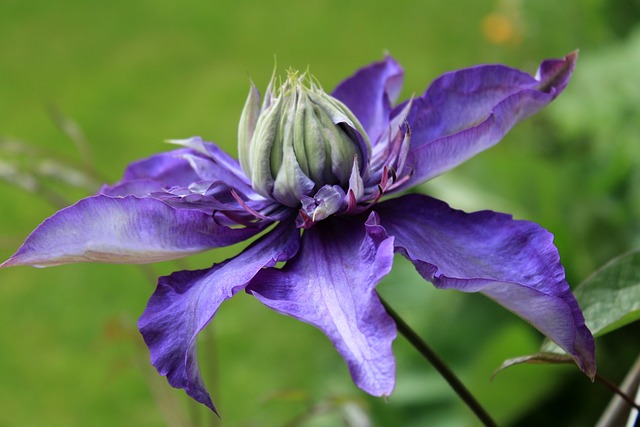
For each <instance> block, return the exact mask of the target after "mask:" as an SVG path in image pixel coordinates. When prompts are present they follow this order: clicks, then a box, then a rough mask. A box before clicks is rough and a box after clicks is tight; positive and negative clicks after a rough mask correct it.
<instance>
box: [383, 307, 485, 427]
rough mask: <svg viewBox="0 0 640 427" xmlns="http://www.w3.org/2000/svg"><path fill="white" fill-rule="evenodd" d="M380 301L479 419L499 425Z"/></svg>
mask: <svg viewBox="0 0 640 427" xmlns="http://www.w3.org/2000/svg"><path fill="white" fill-rule="evenodd" d="M380 301H381V302H382V305H383V306H384V308H385V310H387V313H388V314H389V316H391V318H393V320H394V321H395V322H396V326H397V327H398V330H399V331H400V333H401V334H402V335H403V336H404V337H405V338H406V339H407V341H409V343H410V344H411V345H412V346H413V347H414V348H415V349H416V350H418V352H419V353H420V354H421V355H423V356H424V358H425V359H427V361H429V363H431V365H433V367H434V368H436V370H437V371H438V372H439V373H440V375H442V377H443V378H444V379H445V380H446V381H447V382H448V383H449V385H450V386H451V388H452V389H453V390H454V391H455V392H456V393H457V394H458V396H460V398H461V399H462V401H463V402H464V403H465V404H466V405H467V406H468V407H469V409H471V410H472V411H473V412H474V413H475V414H476V416H477V417H478V419H479V420H480V421H482V423H483V424H484V425H485V426H487V427H497V424H496V422H495V421H493V419H492V418H491V416H490V415H489V414H488V413H487V411H486V410H485V409H484V408H483V407H482V405H480V403H479V402H478V401H477V400H476V398H475V397H473V395H472V394H471V393H470V392H469V390H468V389H467V388H466V387H465V386H464V384H462V382H461V381H460V379H458V377H457V376H456V374H454V373H453V371H452V370H451V369H449V367H448V366H447V365H446V364H445V363H444V361H442V359H440V357H439V356H438V355H437V354H436V353H434V351H433V350H432V349H431V347H429V346H428V345H427V343H426V342H424V341H423V340H422V338H420V337H419V336H418V334H416V333H415V331H414V330H413V329H411V327H409V325H407V323H406V322H405V321H404V320H403V319H402V318H401V317H400V316H399V315H398V313H396V312H395V311H394V310H393V309H392V308H391V307H389V304H387V303H386V302H385V300H383V299H382V297H380Z"/></svg>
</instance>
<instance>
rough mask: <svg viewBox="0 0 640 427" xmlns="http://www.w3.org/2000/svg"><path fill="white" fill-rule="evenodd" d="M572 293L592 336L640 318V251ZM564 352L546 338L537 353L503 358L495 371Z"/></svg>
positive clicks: (623, 257) (609, 265) (615, 261)
mask: <svg viewBox="0 0 640 427" xmlns="http://www.w3.org/2000/svg"><path fill="white" fill-rule="evenodd" d="M574 294H575V296H576V299H577V300H578V303H579V304H580V308H581V309H582V312H583V313H584V318H585V323H586V324H587V327H588V328H589V329H590V330H591V333H592V334H593V336H594V337H599V336H602V335H605V334H608V333H609V332H612V331H615V330H616V329H619V328H621V327H623V326H625V325H628V324H629V323H632V322H635V321H636V320H638V319H640V251H635V252H631V253H628V254H624V255H621V256H619V257H617V258H614V259H613V260H611V261H609V262H608V263H607V264H605V265H604V266H603V267H602V268H600V269H599V270H597V271H596V272H595V273H593V274H592V275H591V276H589V277H588V278H587V279H586V280H585V281H584V282H582V284H580V286H578V287H577V288H576V289H575V290H574ZM563 355H565V352H564V351H563V350H562V349H561V348H560V347H558V346H557V345H556V344H555V343H554V342H553V341H551V340H550V339H548V338H546V339H545V340H544V342H543V343H542V346H541V348H540V353H536V354H532V355H528V356H522V357H517V358H513V359H509V360H506V361H505V362H504V363H503V364H502V365H501V366H500V367H499V368H498V369H497V370H496V373H497V372H499V371H501V370H503V369H505V368H508V367H510V366H513V365H518V364H520V363H558V362H557V361H556V359H555V357H558V356H563ZM551 356H554V357H551ZM494 375H495V374H494Z"/></svg>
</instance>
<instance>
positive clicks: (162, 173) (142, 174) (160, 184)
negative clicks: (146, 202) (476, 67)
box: [100, 149, 200, 196]
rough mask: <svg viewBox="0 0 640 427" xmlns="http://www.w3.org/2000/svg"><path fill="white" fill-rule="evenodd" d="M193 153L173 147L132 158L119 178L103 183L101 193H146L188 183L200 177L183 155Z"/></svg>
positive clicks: (183, 185)
mask: <svg viewBox="0 0 640 427" xmlns="http://www.w3.org/2000/svg"><path fill="white" fill-rule="evenodd" d="M191 153H192V151H191V150H188V149H180V150H172V151H168V152H166V153H160V154H154V155H153V156H150V157H147V158H146V159H142V160H138V161H136V162H133V163H131V164H129V166H127V169H126V170H125V172H124V176H123V178H122V180H121V181H120V182H118V183H117V184H114V185H105V186H103V187H102V188H101V189H100V194H105V195H107V196H126V195H129V194H132V195H136V196H144V195H147V194H149V193H152V192H154V191H161V190H163V189H164V188H166V187H174V186H178V187H186V186H188V185H189V184H190V183H192V182H194V181H199V180H200V178H199V177H198V175H197V174H196V172H195V171H194V170H193V168H192V167H191V166H190V165H189V162H188V161H186V160H185V159H184V157H183V156H184V155H187V154H191Z"/></svg>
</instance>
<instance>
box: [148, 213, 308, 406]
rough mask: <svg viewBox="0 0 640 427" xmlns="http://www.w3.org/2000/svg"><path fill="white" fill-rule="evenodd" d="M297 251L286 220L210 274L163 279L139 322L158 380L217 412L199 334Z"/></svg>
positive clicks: (296, 237) (295, 238)
mask: <svg viewBox="0 0 640 427" xmlns="http://www.w3.org/2000/svg"><path fill="white" fill-rule="evenodd" d="M298 246H299V232H298V231H297V230H296V228H295V226H294V224H293V222H292V221H291V220H288V221H285V222H282V223H280V224H279V225H278V226H277V227H276V228H274V229H273V230H272V231H271V232H269V233H267V234H266V235H264V236H263V237H261V238H260V239H259V240H257V241H256V242H254V243H253V244H252V245H251V246H249V247H248V248H247V249H246V250H245V251H244V252H242V253H241V254H240V255H238V256H237V257H235V258H231V259H228V260H226V261H224V262H222V263H220V264H216V265H214V266H213V267H212V268H210V269H206V270H197V271H179V272H176V273H173V274H172V275H170V276H166V277H161V278H160V279H159V280H158V287H157V289H156V291H155V292H154V293H153V295H152V296H151V299H150V300H149V303H148V304H147V307H146V309H145V311H144V313H143V314H142V316H141V317H140V320H139V321H138V327H139V328H140V332H141V333H142V336H143V338H144V341H145V342H146V344H147V346H148V347H149V352H150V355H151V363H152V364H153V366H155V368H156V369H157V370H158V372H159V373H160V375H165V376H166V377H167V380H168V381H169V384H171V385H172V386H173V387H176V388H182V389H184V390H185V391H186V392H187V394H188V395H189V396H191V397H192V398H194V399H195V400H197V401H198V402H200V403H202V404H204V405H207V406H208V407H209V408H211V409H212V410H213V411H215V410H216V409H215V407H214V405H213V402H212V400H211V397H210V396H209V393H208V392H207V390H206V388H205V385H204V382H203V380H202V377H201V376H200V369H199V367H198V354H197V348H196V345H197V340H196V337H197V335H198V333H199V332H200V331H201V330H202V328H204V327H205V326H206V325H207V324H208V323H209V322H210V321H211V319H212V318H213V316H214V315H215V313H216V312H217V311H218V308H219V307H220V304H222V303H223V302H224V301H225V300H227V299H228V298H231V297H232V296H233V295H235V294H236V293H237V292H238V291H239V290H242V289H243V288H244V286H245V285H246V284H247V283H248V282H249V281H250V280H251V278H252V277H253V276H254V275H255V274H256V273H257V272H258V271H260V269H262V268H263V267H270V266H273V265H275V264H276V263H277V262H281V261H286V260H288V259H289V258H291V257H292V256H293V255H294V254H295V253H296V252H297V250H298Z"/></svg>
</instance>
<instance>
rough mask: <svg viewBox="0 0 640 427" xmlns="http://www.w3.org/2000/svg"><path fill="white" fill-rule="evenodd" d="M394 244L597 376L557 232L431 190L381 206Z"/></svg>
mask: <svg viewBox="0 0 640 427" xmlns="http://www.w3.org/2000/svg"><path fill="white" fill-rule="evenodd" d="M375 211H376V212H377V213H378V214H379V215H380V218H381V223H382V226H383V227H384V228H385V229H386V230H387V232H388V233H389V235H391V236H394V237H395V239H396V250H397V251H398V252H399V253H401V254H402V255H404V256H405V257H407V258H408V259H409V260H411V262H413V264H414V265H415V267H416V269H417V270H418V272H419V273H420V274H421V275H422V276H423V277H424V278H425V279H427V280H429V281H430V282H432V283H433V284H434V285H435V286H436V287H438V288H451V289H457V290H460V291H463V292H482V293H483V294H485V295H487V296H489V297H490V298H492V299H494V300H495V301H497V302H498V303H500V304H502V305H503V306H504V307H506V308H507V309H509V310H511V311H513V312H514V313H516V314H517V315H519V316H520V317H522V318H524V319H525V320H527V321H528V322H530V323H531V324H533V325H534V326H535V327H536V328H538V329H539V330H540V331H541V332H542V333H544V334H545V335H547V336H548V337H549V338H551V339H552V340H553V341H555V342H556V343H557V344H558V345H559V346H560V347H562V348H563V349H564V350H565V351H567V352H568V353H569V354H571V355H572V356H573V357H574V359H575V360H576V362H577V363H578V366H580V369H582V371H583V372H584V373H585V374H587V375H588V376H590V377H591V378H593V375H595V369H596V368H595V355H594V352H595V347H594V342H593V337H592V335H591V332H589V330H588V329H587V327H586V326H585V324H584V317H583V316H582V312H581V311H580V308H579V307H578V303H577V302H576V299H575V298H574V296H573V294H572V293H571V289H570V288H569V285H568V284H567V282H566V280H565V275H564V269H563V267H562V265H561V264H560V257H559V255H558V251H557V250H556V248H555V246H554V245H553V235H552V234H551V233H549V232H548V231H546V230H545V229H543V228H542V227H540V226H539V225H537V224H534V223H532V222H528V221H516V220H513V219H512V218H511V216H510V215H505V214H500V213H496V212H491V211H482V212H475V213H472V214H466V213H464V212H462V211H458V210H454V209H451V208H450V207H449V206H448V205H447V204H446V203H444V202H441V201H439V200H436V199H432V198H430V197H427V196H421V195H408V196H403V197H399V198H397V199H392V200H388V201H386V202H382V203H380V204H379V205H378V206H376V208H375Z"/></svg>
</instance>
